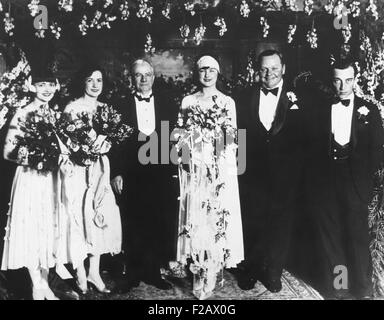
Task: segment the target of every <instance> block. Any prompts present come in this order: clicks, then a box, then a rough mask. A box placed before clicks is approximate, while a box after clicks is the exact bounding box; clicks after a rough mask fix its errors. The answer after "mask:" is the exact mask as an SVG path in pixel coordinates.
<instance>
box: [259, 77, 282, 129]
mask: <svg viewBox="0 0 384 320" xmlns="http://www.w3.org/2000/svg"><path fill="white" fill-rule="evenodd" d="M277 87H278V88H279V91H278V93H277V96H275V95H273V94H272V93H268V94H267V95H265V94H264V92H263V91H262V90H261V89H260V100H259V117H260V121H261V123H262V124H263V126H264V127H265V129H267V131H269V130H270V129H271V127H272V123H273V120H274V119H275V114H276V109H277V104H278V102H279V98H280V94H281V89H282V87H283V80H281V81H280V82H279V84H278V85H277V86H276V87H275V88H277ZM271 89H274V88H271Z"/></svg>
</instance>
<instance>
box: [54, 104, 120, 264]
mask: <svg viewBox="0 0 384 320" xmlns="http://www.w3.org/2000/svg"><path fill="white" fill-rule="evenodd" d="M88 111H89V110H88V109H87V107H86V106H84V105H82V104H81V103H80V102H79V100H77V101H74V102H73V103H71V104H70V105H68V106H67V107H66V109H65V112H67V113H71V114H73V115H76V114H78V113H81V112H88ZM62 181H63V191H62V193H63V196H62V199H63V201H62V210H60V213H61V214H60V226H61V228H60V239H61V240H60V245H59V252H60V257H59V260H60V263H72V265H73V267H74V268H75V269H76V268H77V266H78V265H79V264H82V263H83V261H84V259H85V258H86V257H87V255H88V254H91V255H101V254H105V253H110V254H118V253H120V252H121V243H122V227H121V219H120V210H119V207H118V206H117V203H116V199H115V196H114V194H113V191H112V188H111V185H110V165H109V159H108V157H107V155H102V156H101V157H99V159H98V160H97V161H95V162H93V163H92V164H91V165H90V166H87V167H86V166H80V165H76V164H74V165H73V168H72V169H71V170H67V171H66V172H65V173H64V174H63V176H62Z"/></svg>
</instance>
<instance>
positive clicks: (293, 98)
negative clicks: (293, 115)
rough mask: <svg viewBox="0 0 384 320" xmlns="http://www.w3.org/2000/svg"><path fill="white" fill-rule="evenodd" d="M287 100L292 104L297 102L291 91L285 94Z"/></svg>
mask: <svg viewBox="0 0 384 320" xmlns="http://www.w3.org/2000/svg"><path fill="white" fill-rule="evenodd" d="M287 98H288V100H289V101H291V102H292V103H295V102H296V101H297V97H296V95H295V93H294V92H292V91H289V92H287Z"/></svg>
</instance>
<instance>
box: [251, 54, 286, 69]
mask: <svg viewBox="0 0 384 320" xmlns="http://www.w3.org/2000/svg"><path fill="white" fill-rule="evenodd" d="M274 55H277V56H278V57H279V58H280V61H281V64H282V65H284V64H285V61H284V56H283V54H282V53H281V52H280V51H278V50H275V49H268V50H264V51H263V52H261V53H260V54H259V55H258V56H257V59H256V61H255V63H256V67H257V68H260V65H261V60H262V59H263V58H264V57H270V56H274Z"/></svg>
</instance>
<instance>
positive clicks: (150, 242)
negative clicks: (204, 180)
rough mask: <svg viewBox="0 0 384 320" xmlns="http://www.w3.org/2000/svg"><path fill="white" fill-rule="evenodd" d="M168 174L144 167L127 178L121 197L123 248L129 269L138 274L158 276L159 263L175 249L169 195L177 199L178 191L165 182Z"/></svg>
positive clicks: (169, 256)
mask: <svg viewBox="0 0 384 320" xmlns="http://www.w3.org/2000/svg"><path fill="white" fill-rule="evenodd" d="M166 178H167V177H166V176H164V174H163V173H162V171H161V168H154V169H152V170H148V171H145V170H144V169H142V171H141V172H140V174H135V175H133V174H132V175H130V176H129V177H127V178H126V183H125V186H126V187H127V190H126V192H125V193H123V195H122V196H121V201H120V210H121V217H122V226H123V250H124V256H125V260H126V261H125V262H126V266H127V273H130V274H131V275H133V276H134V277H135V278H140V279H143V280H145V279H154V278H157V277H159V276H160V267H162V266H166V264H167V262H168V261H170V260H171V254H173V253H174V252H173V246H174V242H175V240H174V238H175V235H176V232H175V231H174V230H172V229H174V227H173V226H174V224H175V223H176V222H175V221H174V220H175V214H174V211H175V208H172V206H171V205H170V202H171V201H170V200H169V199H168V197H169V194H170V195H171V196H172V199H177V194H174V192H173V190H172V189H171V188H170V187H168V185H166V184H165V183H164V181H165V179H166ZM168 200H169V201H168ZM175 202H176V201H175Z"/></svg>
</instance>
